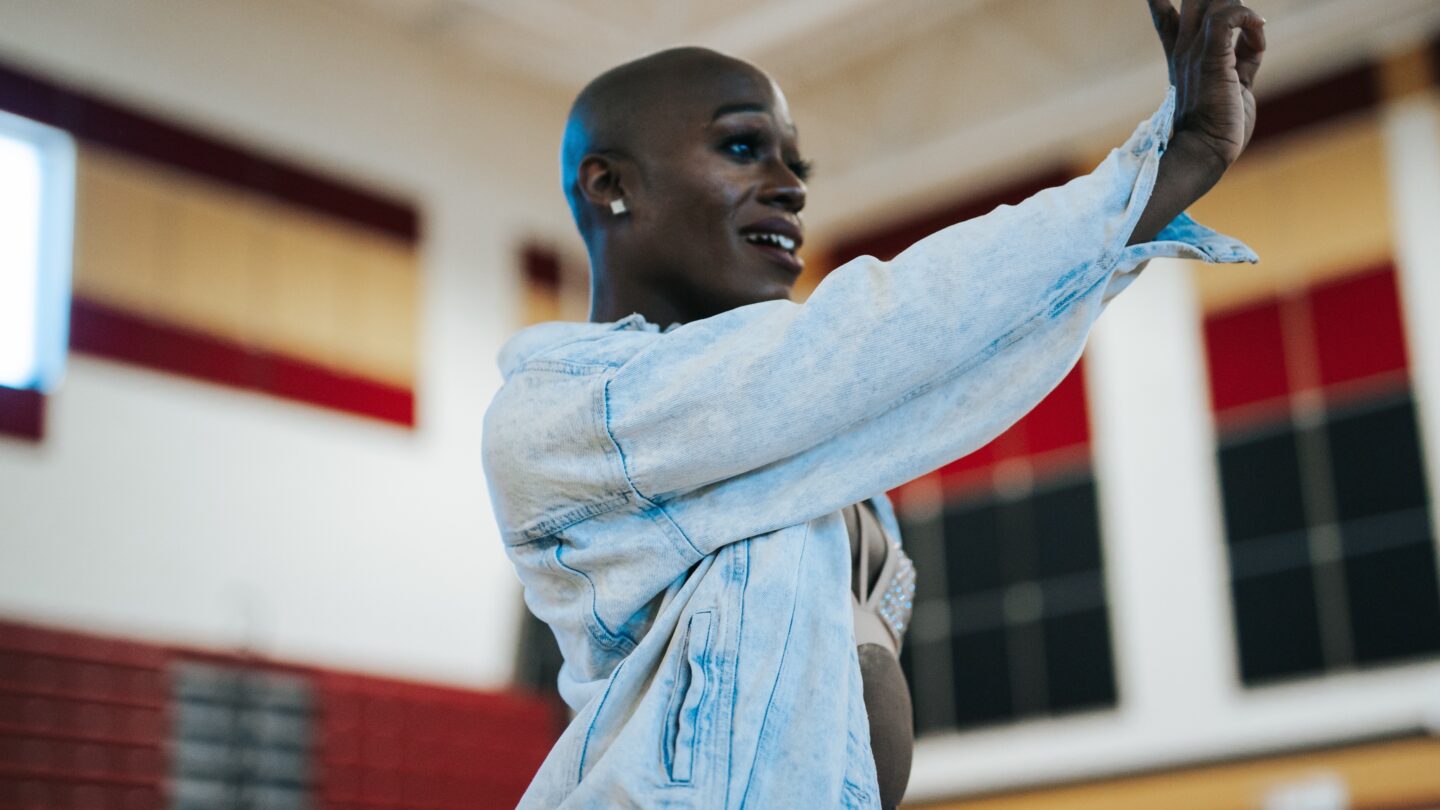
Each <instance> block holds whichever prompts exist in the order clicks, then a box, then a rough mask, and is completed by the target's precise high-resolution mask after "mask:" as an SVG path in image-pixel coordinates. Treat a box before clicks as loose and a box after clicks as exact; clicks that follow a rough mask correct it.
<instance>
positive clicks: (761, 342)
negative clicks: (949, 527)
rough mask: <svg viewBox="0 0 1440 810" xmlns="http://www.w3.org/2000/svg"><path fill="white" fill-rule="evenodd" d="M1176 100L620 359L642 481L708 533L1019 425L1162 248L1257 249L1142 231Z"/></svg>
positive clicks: (832, 495) (611, 396) (662, 504)
mask: <svg viewBox="0 0 1440 810" xmlns="http://www.w3.org/2000/svg"><path fill="white" fill-rule="evenodd" d="M1174 99H1175V94H1174V90H1173V88H1172V89H1171V91H1170V93H1169V94H1168V95H1167V97H1166V100H1165V102H1164V104H1163V105H1162V106H1161V108H1160V109H1159V110H1158V111H1157V112H1156V113H1155V114H1154V115H1153V116H1152V117H1151V118H1150V119H1149V120H1148V121H1145V122H1143V123H1142V124H1141V125H1140V126H1139V127H1138V128H1137V129H1136V131H1135V133H1134V135H1132V136H1131V138H1130V139H1129V141H1128V142H1127V143H1126V144H1125V145H1124V146H1123V147H1121V148H1119V149H1116V150H1114V151H1112V152H1111V153H1110V155H1109V156H1108V157H1107V158H1106V159H1105V161H1104V162H1102V163H1101V164H1100V166H1099V167H1098V168H1097V169H1096V170H1095V171H1093V172H1092V173H1090V174H1088V175H1086V176H1083V177H1080V178H1077V179H1075V180H1073V181H1071V182H1070V183H1068V184H1066V185H1064V186H1061V187H1058V188H1053V189H1048V190H1046V191H1043V192H1040V193H1039V194H1036V195H1035V196H1034V197H1031V198H1030V199H1029V200H1026V201H1025V202H1024V203H1022V204H1020V205H1018V206H1002V207H1000V208H998V209H996V210H995V211H993V212H991V213H990V214H987V215H985V216H983V217H979V218H976V219H973V220H969V221H967V222H963V223H960V224H958V225H953V226H951V227H948V228H945V229H943V230H941V231H939V232H937V233H934V234H932V235H930V236H928V237H926V238H924V239H922V240H921V241H919V242H917V243H915V244H914V245H912V246H911V247H910V248H908V249H906V250H905V251H904V252H903V253H901V254H900V255H898V256H896V257H895V258H894V259H892V260H891V261H888V262H882V261H879V260H876V259H874V258H871V257H861V258H858V259H856V260H854V261H852V262H849V263H848V264H846V265H844V266H842V267H840V268H838V269H836V270H835V271H833V272H832V273H830V274H829V276H827V277H826V278H825V280H824V281H823V282H822V283H821V284H820V285H819V286H818V287H817V288H816V290H815V291H814V293H813V294H812V295H811V296H810V298H809V299H808V300H807V301H806V302H805V303H803V304H797V303H794V302H790V301H770V302H764V303H759V304H753V305H750V306H746V307H741V308H738V309H735V310H731V311H729V312H725V313H722V314H720V315H717V316H714V317H710V318H706V319H703V320H700V321H694V322H691V323H688V324H685V325H683V326H680V327H677V328H674V329H672V330H670V331H667V332H665V333H664V334H662V335H660V336H659V337H658V338H657V339H656V340H655V341H653V343H652V344H651V345H650V346H648V347H647V348H645V349H644V350H642V351H641V352H639V353H638V354H637V355H635V356H634V357H633V358H631V359H630V360H629V361H628V362H626V363H624V364H623V365H621V366H619V367H618V368H616V369H615V370H614V371H613V372H611V374H610V376H609V377H608V379H607V381H606V383H605V392H604V411H605V413H604V427H605V430H606V431H607V432H608V434H609V436H608V438H609V439H610V441H612V442H613V443H614V447H615V449H616V451H617V452H618V457H619V459H620V461H621V464H622V465H623V470H624V475H625V477H626V483H627V486H629V487H630V488H631V489H632V490H633V494H634V495H635V496H637V497H639V498H640V499H642V500H644V501H647V502H649V503H651V504H653V505H655V506H656V507H657V508H659V509H661V510H663V511H664V513H665V514H666V515H667V516H668V517H669V519H670V520H671V521H673V522H674V524H675V525H676V526H678V527H679V529H680V530H681V531H683V532H684V533H685V535H686V537H687V538H688V539H689V541H690V542H691V543H692V544H693V545H694V546H695V548H696V549H697V550H699V551H700V552H702V553H709V552H711V551H713V550H715V549H716V548H718V547H720V546H721V545H723V544H725V543H727V542H731V541H734V540H737V539H741V538H744V537H750V536H754V535H756V534H760V533H763V532H767V531H771V530H774V529H777V528H780V527H782V526H786V525H793V524H795V523H798V522H803V521H806V520H809V519H812V518H814V517H817V516H819V515H822V514H825V513H827V512H831V511H834V510H837V509H840V508H842V507H843V506H845V505H846V504H849V503H853V502H855V501H858V500H861V499H862V498H866V497H869V496H872V495H874V494H876V493H878V492H882V491H884V490H887V489H889V488H892V487H894V486H897V485H899V484H901V483H904V482H905V481H908V480H910V479H913V478H915V477H917V476H919V475H921V474H924V473H926V472H928V471H930V470H932V469H935V468H936V467H939V466H941V465H943V464H945V463H947V462H949V461H952V460H954V459H956V458H959V457H960V456H963V455H965V454H966V453H969V452H971V451H973V450H975V449H977V448H979V447H981V446H983V445H984V444H985V443H986V442H988V441H989V440H990V439H992V438H994V437H995V436H997V435H999V434H1000V433H1001V432H1002V431H1003V430H1004V429H1005V428H1007V427H1008V426H1009V425H1011V424H1012V423H1014V422H1015V421H1016V420H1018V419H1019V418H1020V417H1021V416H1023V415H1024V414H1025V413H1026V412H1027V411H1029V410H1030V409H1031V408H1032V407H1034V405H1035V404H1036V403H1038V402H1039V401H1040V399H1041V398H1043V397H1044V395H1045V394H1046V393H1047V392H1049V391H1050V390H1051V389H1052V388H1053V387H1054V386H1055V385H1057V384H1058V383H1059V381H1060V380H1061V379H1062V378H1063V377H1064V375H1065V373H1066V372H1067V371H1068V370H1069V369H1070V368H1071V366H1072V365H1073V364H1074V363H1075V361H1076V359H1077V358H1078V357H1079V355H1080V352H1081V350H1082V349H1083V348H1084V344H1085V339H1086V336H1087V334H1088V333H1089V330H1090V327H1091V325H1092V324H1093V322H1094V321H1095V319H1096V317H1098V315H1099V314H1100V311H1101V309H1102V306H1103V301H1104V300H1106V299H1108V297H1109V296H1110V295H1112V294H1113V293H1114V292H1117V291H1118V289H1119V288H1120V287H1122V286H1124V285H1125V284H1128V283H1129V281H1130V280H1131V279H1132V278H1133V275H1134V272H1133V271H1134V270H1135V269H1136V268H1137V266H1139V265H1140V264H1142V263H1143V262H1145V261H1147V260H1149V259H1151V258H1155V257H1158V256H1184V257H1190V258H1198V259H1202V260H1205V261H1210V262H1235V261H1251V262H1253V261H1256V260H1257V258H1256V256H1255V254H1254V253H1253V252H1252V251H1251V250H1250V249H1249V248H1247V247H1246V246H1244V245H1243V244H1241V243H1239V242H1237V241H1235V240H1233V239H1229V238H1227V237H1224V236H1222V235H1220V234H1217V233H1215V232H1214V231H1211V230H1209V229H1207V228H1204V227H1203V226H1200V225H1199V224H1197V223H1195V222H1194V221H1193V220H1191V219H1190V218H1189V217H1188V216H1183V215H1182V216H1181V217H1179V218H1177V219H1176V220H1175V221H1174V222H1173V223H1171V224H1170V225H1169V226H1167V227H1166V229H1165V230H1164V231H1162V232H1161V234H1160V235H1159V236H1158V237H1157V238H1156V241H1153V242H1148V243H1144V244H1138V245H1133V246H1130V247H1127V246H1126V242H1127V241H1128V238H1129V236H1130V234H1131V232H1132V231H1133V230H1134V227H1135V223H1136V221H1137V220H1138V219H1139V217H1140V214H1141V212H1142V211H1143V210H1144V208H1145V206H1146V203H1147V202H1148V200H1149V197H1150V194H1151V191H1152V189H1153V187H1154V183H1155V175H1156V172H1157V169H1158V164H1159V161H1160V156H1161V154H1162V153H1163V152H1164V149H1165V147H1166V144H1167V140H1168V137H1169V134H1170V130H1171V118H1172V114H1173V109H1174Z"/></svg>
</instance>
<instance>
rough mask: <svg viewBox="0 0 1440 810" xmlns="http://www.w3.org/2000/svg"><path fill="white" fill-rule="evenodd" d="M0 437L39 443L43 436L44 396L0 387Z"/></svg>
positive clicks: (37, 392)
mask: <svg viewBox="0 0 1440 810" xmlns="http://www.w3.org/2000/svg"><path fill="white" fill-rule="evenodd" d="M0 435H3V436H15V437H18V438H21V439H29V440H31V441H39V440H40V438H41V437H42V436H44V435H45V395H44V394H42V393H40V392H39V391H29V390H26V389H23V388H6V387H5V386H3V385H0Z"/></svg>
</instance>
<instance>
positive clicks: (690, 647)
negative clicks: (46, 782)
mask: <svg viewBox="0 0 1440 810" xmlns="http://www.w3.org/2000/svg"><path fill="white" fill-rule="evenodd" d="M713 618H714V613H713V612H712V611H709V610H702V611H699V612H697V613H695V614H694V615H692V616H691V617H690V623H689V625H688V626H687V627H686V629H685V638H684V640H683V641H682V642H681V645H680V647H681V654H680V655H679V656H677V658H676V663H675V684H674V687H673V688H672V691H671V692H670V701H669V703H668V704H667V705H666V710H665V734H664V740H663V743H662V745H661V750H662V751H663V752H664V756H665V768H666V770H667V771H668V772H669V775H670V781H672V782H689V781H690V777H691V774H692V772H693V770H694V765H695V748H696V746H697V745H698V743H699V738H700V729H701V726H702V724H703V723H704V722H705V715H704V714H703V712H704V710H705V709H706V707H707V705H708V704H707V703H706V702H705V700H706V697H707V695H708V693H709V691H710V683H709V677H708V675H707V670H708V667H709V662H710V628H711V625H712V624H713Z"/></svg>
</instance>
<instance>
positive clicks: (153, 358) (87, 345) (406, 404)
mask: <svg viewBox="0 0 1440 810" xmlns="http://www.w3.org/2000/svg"><path fill="white" fill-rule="evenodd" d="M70 348H71V349H72V350H74V351H79V352H85V353H86V354H91V355H95V356H97V357H105V358H109V359H112V360H122V361H125V362H128V363H135V364H138V365H142V366H148V367H150V368H154V369H159V370H161V371H169V372H173V373H176V374H183V375H185V376H188V377H195V378H198V379H202V380H206V381H209V382H212V383H218V384H220V385H226V386H230V387H232V388H241V389H245V390H249V391H259V392H262V393H267V394H272V395H275V396H279V397H284V398H286V399H293V400H299V401H300V402H306V403H309V404H311V405H318V406H320V407H323V408H330V409H332V410H337V411H344V412H346V413H352V414H357V415H360V416H368V417H371V418H373V419H379V420H381V421H384V422H391V423H394V424H397V425H404V426H406V427H414V426H415V394H414V392H413V391H410V390H409V389H406V388H401V387H398V386H393V385H388V384H385V383H381V382H376V381H374V380H368V379H365V378H363V377H357V376H353V375H349V374H344V373H342V372H339V371H335V370H332V369H328V368H325V367H323V366H320V365H317V364H315V363H310V362H307V361H305V360H300V359H297V358H293V357H286V356H283V355H280V354H275V353H272V352H265V351H259V350H256V349H252V348H249V347H247V346H244V345H242V344H239V343H235V342H233V341H228V340H222V339H220V338H217V337H214V336H212V335H207V334H205V333H203V332H199V331H195V330H191V329H185V328H183V327H178V326H173V325H170V324H165V323H160V322H158V321H154V320H150V319H147V318H142V317H140V316H137V315H133V314H131V313H128V312H125V311H123V310H119V309H115V308H112V307H108V306H106V305H104V304H100V303H96V302H94V301H87V300H85V299H83V298H76V299H74V300H73V301H72V302H71V308H70Z"/></svg>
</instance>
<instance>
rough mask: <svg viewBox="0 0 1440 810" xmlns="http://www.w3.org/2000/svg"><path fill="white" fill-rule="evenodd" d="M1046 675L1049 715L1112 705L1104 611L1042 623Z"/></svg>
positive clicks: (1112, 688) (1089, 611) (1048, 620)
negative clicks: (1048, 690)
mask: <svg viewBox="0 0 1440 810" xmlns="http://www.w3.org/2000/svg"><path fill="white" fill-rule="evenodd" d="M1045 672H1046V675H1047V677H1048V678H1049V682H1050V710H1051V711H1054V712H1062V711H1068V710H1075V709H1088V708H1092V707H1096V706H1109V705H1112V704H1114V703H1115V672H1114V670H1113V668H1112V666H1111V662H1110V625H1109V620H1108V618H1107V616H1106V611H1105V609H1104V608H1100V609H1098V610H1086V611H1082V612H1079V613H1071V614H1069V615H1065V616H1056V617H1054V618H1050V619H1047V620H1046V621H1045Z"/></svg>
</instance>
